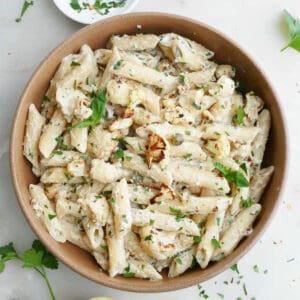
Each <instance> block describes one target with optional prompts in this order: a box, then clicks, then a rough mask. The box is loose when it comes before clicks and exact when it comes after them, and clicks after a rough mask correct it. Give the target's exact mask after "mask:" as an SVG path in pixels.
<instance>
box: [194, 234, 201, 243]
mask: <svg viewBox="0 0 300 300" xmlns="http://www.w3.org/2000/svg"><path fill="white" fill-rule="evenodd" d="M193 241H194V243H196V244H199V243H200V242H201V236H198V235H197V236H194V237H193Z"/></svg>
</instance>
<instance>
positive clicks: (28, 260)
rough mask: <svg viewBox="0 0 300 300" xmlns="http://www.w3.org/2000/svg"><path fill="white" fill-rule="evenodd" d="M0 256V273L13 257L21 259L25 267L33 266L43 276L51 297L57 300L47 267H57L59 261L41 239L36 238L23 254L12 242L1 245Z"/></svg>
mask: <svg viewBox="0 0 300 300" xmlns="http://www.w3.org/2000/svg"><path fill="white" fill-rule="evenodd" d="M0 256H1V259H0V273H2V272H3V271H4V270H5V264H6V263H7V262H8V261H10V260H13V259H16V260H19V261H21V262H23V266H22V267H23V268H32V269H34V270H35V271H36V272H38V273H39V274H40V275H41V276H42V278H43V279H44V280H45V282H46V285H47V287H48V290H49V293H50V296H51V299H52V300H55V295H54V292H53V289H52V287H51V284H50V282H49V279H48V276H47V273H46V270H45V268H48V269H57V268H58V261H57V259H56V258H55V257H54V256H53V255H52V254H51V253H49V252H48V251H47V250H46V248H45V247H44V245H43V244H42V243H41V242H40V241H39V240H35V241H34V242H33V243H32V246H31V248H30V249H28V250H26V251H25V252H24V254H23V256H21V255H19V254H18V253H17V252H16V250H15V247H14V244H13V243H12V242H11V243H9V244H7V245H5V246H3V247H0Z"/></svg>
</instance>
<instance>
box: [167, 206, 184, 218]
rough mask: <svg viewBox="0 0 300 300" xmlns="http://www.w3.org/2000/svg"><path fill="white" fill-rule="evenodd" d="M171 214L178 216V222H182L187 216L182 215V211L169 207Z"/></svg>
mask: <svg viewBox="0 0 300 300" xmlns="http://www.w3.org/2000/svg"><path fill="white" fill-rule="evenodd" d="M169 210H170V213H171V214H173V215H175V216H176V218H175V219H176V222H180V221H181V220H182V219H183V218H185V215H184V214H183V213H182V211H181V210H180V209H177V208H174V207H171V206H170V207H169Z"/></svg>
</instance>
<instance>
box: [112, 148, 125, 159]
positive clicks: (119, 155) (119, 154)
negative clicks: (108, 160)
mask: <svg viewBox="0 0 300 300" xmlns="http://www.w3.org/2000/svg"><path fill="white" fill-rule="evenodd" d="M122 157H124V150H122V149H119V150H117V151H116V152H115V154H114V158H115V159H120V158H122Z"/></svg>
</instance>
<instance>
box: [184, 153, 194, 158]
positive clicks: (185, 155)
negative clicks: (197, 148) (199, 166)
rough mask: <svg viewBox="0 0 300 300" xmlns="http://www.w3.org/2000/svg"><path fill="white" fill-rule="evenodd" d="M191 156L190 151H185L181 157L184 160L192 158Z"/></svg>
mask: <svg viewBox="0 0 300 300" xmlns="http://www.w3.org/2000/svg"><path fill="white" fill-rule="evenodd" d="M192 156H193V155H192V153H186V154H184V155H183V158H184V159H186V160H192Z"/></svg>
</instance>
